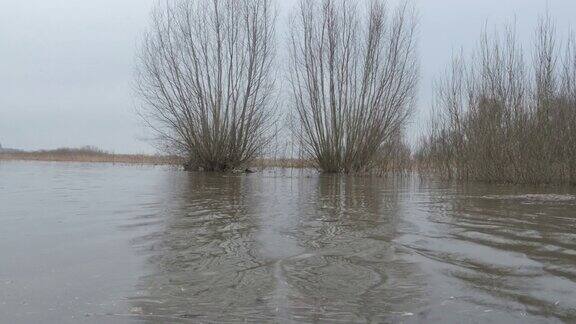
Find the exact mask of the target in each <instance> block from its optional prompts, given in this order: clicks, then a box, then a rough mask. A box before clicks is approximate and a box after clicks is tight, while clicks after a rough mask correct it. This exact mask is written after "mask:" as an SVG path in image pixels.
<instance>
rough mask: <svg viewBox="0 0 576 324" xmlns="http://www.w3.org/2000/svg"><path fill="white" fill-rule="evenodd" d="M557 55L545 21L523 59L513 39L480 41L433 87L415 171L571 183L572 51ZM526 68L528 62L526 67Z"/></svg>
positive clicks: (575, 54) (574, 132)
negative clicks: (430, 117) (432, 109)
mask: <svg viewBox="0 0 576 324" xmlns="http://www.w3.org/2000/svg"><path fill="white" fill-rule="evenodd" d="M574 44H575V43H574V38H570V39H569V40H568V42H566V43H565V46H566V48H565V50H563V51H562V49H561V47H560V44H559V43H558V41H557V36H556V31H555V27H554V24H553V22H552V20H551V18H550V17H549V16H546V17H544V18H542V19H541V21H540V24H539V27H538V29H537V31H536V33H535V41H534V46H533V52H532V57H531V58H530V57H526V53H525V51H524V50H523V47H522V46H521V45H520V44H519V42H518V40H517V37H516V32H515V30H514V29H513V28H508V29H507V30H506V32H505V34H504V37H502V36H501V35H499V34H498V33H495V35H494V36H489V35H488V34H487V33H484V35H483V36H482V38H481V41H480V47H479V49H478V50H477V51H476V52H474V54H473V55H472V57H471V58H470V59H467V58H465V57H464V56H463V55H461V56H459V57H457V58H456V59H455V60H454V61H453V64H452V65H451V67H450V68H449V69H448V70H447V72H446V74H445V76H444V78H443V79H441V81H440V82H439V85H438V91H437V96H436V98H437V105H436V109H437V113H436V115H435V119H434V121H433V125H432V129H431V133H430V134H429V135H428V136H427V138H426V139H425V141H424V143H423V145H422V148H421V150H420V152H419V153H418V160H419V165H420V166H422V167H425V168H426V169H428V170H427V171H433V172H439V173H440V174H441V175H443V176H444V177H447V178H459V179H472V180H481V181H489V182H515V183H551V182H572V183H576V51H575V49H576V48H575V45H574ZM528 62H531V64H529V63H528Z"/></svg>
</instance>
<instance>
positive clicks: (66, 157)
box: [0, 148, 183, 165]
mask: <svg viewBox="0 0 576 324" xmlns="http://www.w3.org/2000/svg"><path fill="white" fill-rule="evenodd" d="M0 160H19V161H52V162H91V163H126V164H154V165H181V164H182V163H183V160H182V159H181V158H179V157H177V156H165V155H146V154H114V153H110V152H105V151H102V150H99V149H95V148H80V149H70V148H61V149H56V150H43V151H33V152H14V153H0Z"/></svg>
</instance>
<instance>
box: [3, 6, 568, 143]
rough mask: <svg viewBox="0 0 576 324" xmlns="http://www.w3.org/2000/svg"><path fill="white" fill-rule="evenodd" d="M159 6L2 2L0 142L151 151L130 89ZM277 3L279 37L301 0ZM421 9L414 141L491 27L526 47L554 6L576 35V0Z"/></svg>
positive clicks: (562, 24) (561, 27)
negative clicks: (456, 61) (435, 94)
mask: <svg viewBox="0 0 576 324" xmlns="http://www.w3.org/2000/svg"><path fill="white" fill-rule="evenodd" d="M154 2H155V1H154V0H92V1H88V0H50V1H47V0H26V1H20V0H0V8H1V9H0V143H1V144H2V145H3V146H5V147H14V148H21V149H42V148H45V149H50V148H57V147H63V146H68V147H78V146H84V145H93V146H97V147H100V148H102V149H105V150H110V151H115V152H127V153H136V152H154V149H153V148H152V147H151V146H150V145H149V143H148V142H147V141H146V140H144V139H145V138H146V137H147V136H148V135H147V132H146V131H145V130H144V129H143V128H142V126H141V125H140V123H139V121H138V119H137V118H136V117H135V115H134V109H135V100H134V98H133V95H132V91H131V82H132V77H133V67H134V56H135V48H136V46H137V44H138V39H139V37H140V35H141V34H142V32H143V31H144V30H145V28H146V26H147V24H148V20H149V19H148V18H149V12H150V9H151V7H152V5H153V3H154ZM394 2H395V1H392V2H391V4H393V3H394ZM279 3H280V6H279V8H280V17H279V24H280V26H279V28H278V32H279V34H280V35H279V36H280V37H282V33H285V28H282V24H284V23H285V22H286V21H285V20H286V16H287V12H288V11H289V10H290V8H291V7H293V5H294V4H295V3H296V0H288V1H281V0H279ZM414 4H415V7H416V9H417V10H418V13H419V17H420V24H419V30H420V33H419V53H420V58H421V83H420V96H419V101H418V113H417V116H415V119H414V121H413V123H412V125H411V126H410V128H409V132H410V135H411V136H412V137H414V136H416V134H417V133H418V132H419V131H420V130H421V129H422V128H423V125H424V124H425V123H424V120H425V119H426V112H427V111H428V110H429V107H430V102H431V96H432V91H431V89H432V82H433V79H434V78H435V77H436V76H438V74H439V73H441V72H442V71H443V69H444V68H445V67H446V64H448V63H449V62H450V59H451V56H452V53H454V52H458V51H460V48H464V49H465V50H468V49H472V48H473V47H474V46H475V44H476V43H477V40H478V36H479V34H480V31H481V29H482V28H483V26H484V25H485V24H487V25H488V26H489V27H490V26H501V25H502V24H504V23H505V22H512V21H514V19H516V22H517V29H518V32H519V34H520V37H521V39H523V40H525V41H527V40H528V39H529V38H530V36H531V35H532V34H533V31H534V26H535V24H536V23H537V19H538V16H539V15H540V14H542V13H543V12H545V10H546V7H547V6H548V7H549V11H550V14H551V16H552V17H553V18H554V19H555V21H556V23H557V27H558V31H559V32H560V33H561V34H566V33H567V32H568V30H569V28H570V27H572V28H575V29H576V26H575V25H574V24H576V19H574V17H576V0H549V1H545V0H414ZM571 20H572V22H571ZM280 45H282V44H280Z"/></svg>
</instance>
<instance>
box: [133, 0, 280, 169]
mask: <svg viewBox="0 0 576 324" xmlns="http://www.w3.org/2000/svg"><path fill="white" fill-rule="evenodd" d="M274 24H275V15H274V13H273V12H272V8H271V3H270V1H269V0H170V1H165V2H162V3H160V4H158V5H157V6H156V7H155V9H154V10H153V13H152V23H151V27H150V29H149V31H148V32H147V34H146V35H145V37H144V41H143V44H142V47H141V51H140V54H139V56H138V63H137V82H136V84H137V86H136V88H137V92H138V94H139V95H140V97H141V98H142V100H143V105H142V107H141V109H140V110H139V113H140V115H141V116H142V117H143V119H144V120H145V122H146V123H147V124H148V125H149V126H150V127H151V128H152V129H153V130H154V131H155V132H156V133H157V135H158V137H159V140H160V141H161V143H162V145H164V147H165V148H167V149H169V150H171V151H173V152H176V153H178V154H182V155H184V156H186V158H187V159H188V163H187V166H188V167H190V168H202V169H205V170H211V171H212V170H213V171H224V170H229V169H233V168H238V167H242V166H244V165H245V164H246V163H248V162H250V161H251V160H252V159H254V158H255V157H256V156H257V155H258V154H260V152H261V151H262V149H263V148H264V147H265V145H266V144H267V143H268V141H269V138H270V132H269V130H270V129H269V126H270V122H271V120H272V118H273V107H274V104H275V97H274V95H275V91H274V77H275V75H274V66H273V60H274V54H275V46H274V45H275V39H274V30H275V25H274Z"/></svg>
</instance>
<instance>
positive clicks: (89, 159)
mask: <svg viewBox="0 0 576 324" xmlns="http://www.w3.org/2000/svg"><path fill="white" fill-rule="evenodd" d="M0 161H43V162H82V163H112V164H115V163H118V164H141V165H176V166H179V165H183V164H184V159H183V158H181V157H179V156H169V155H150V154H115V153H110V152H105V151H102V150H99V149H96V148H90V147H87V148H80V149H70V148H62V149H56V150H45V151H30V152H27V151H10V152H0ZM309 164H310V163H309V162H307V161H304V160H300V159H286V158H281V159H278V158H266V159H257V160H255V161H254V162H253V163H251V165H250V167H251V168H256V169H263V168H274V167H280V168H297V169H300V168H307V167H309Z"/></svg>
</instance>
